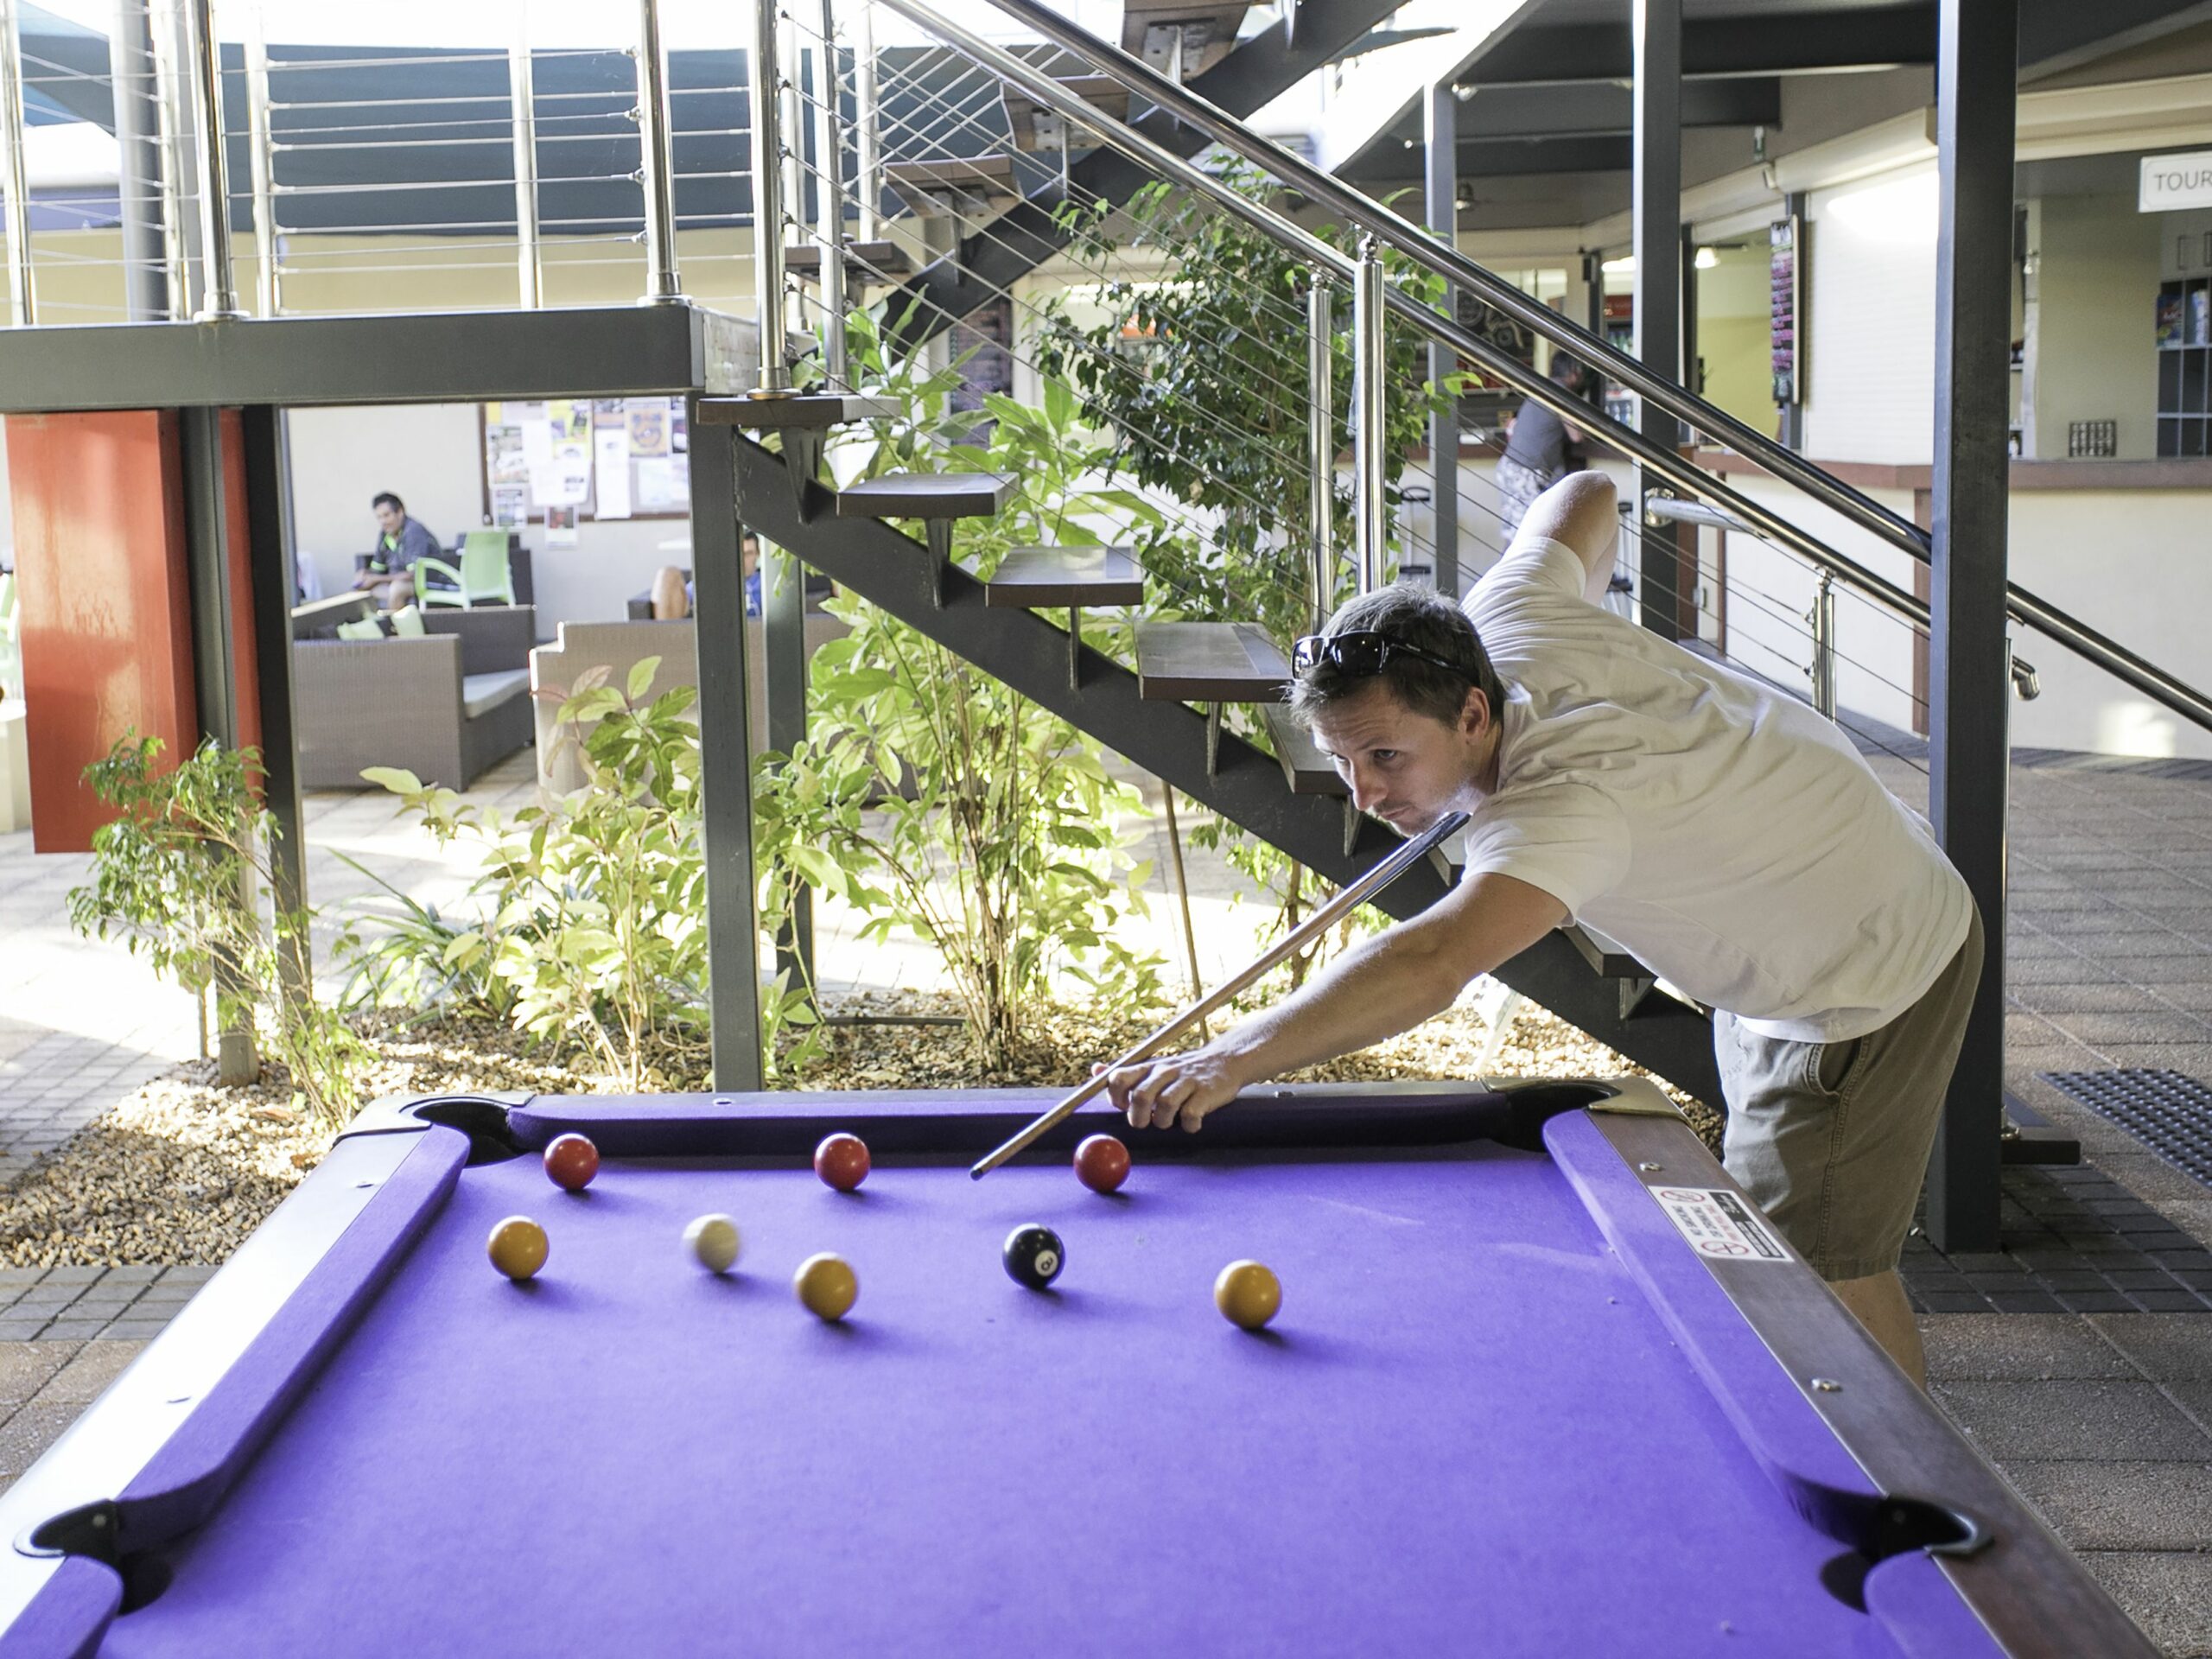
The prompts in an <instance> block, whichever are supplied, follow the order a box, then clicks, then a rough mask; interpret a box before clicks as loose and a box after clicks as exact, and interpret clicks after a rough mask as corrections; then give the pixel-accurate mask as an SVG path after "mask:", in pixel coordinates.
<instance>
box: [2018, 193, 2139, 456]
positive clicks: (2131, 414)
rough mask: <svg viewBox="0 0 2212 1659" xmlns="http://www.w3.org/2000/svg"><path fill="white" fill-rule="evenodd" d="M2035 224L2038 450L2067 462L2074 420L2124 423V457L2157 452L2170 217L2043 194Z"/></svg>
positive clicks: (2118, 199)
mask: <svg viewBox="0 0 2212 1659" xmlns="http://www.w3.org/2000/svg"><path fill="white" fill-rule="evenodd" d="M2034 222H2035V224H2036V226H2037V232H2036V240H2035V252H2036V255H2037V261H2036V266H2037V269H2036V277H2035V283H2036V307H2035V385H2034V388H2033V396H2034V398H2035V427H2034V432H2035V450H2034V453H2035V454H2037V456H2038V457H2043V458H2048V459H2054V460H2060V461H2063V460H2064V459H2065V458H2066V428H2067V423H2069V422H2071V421H2103V420H2116V421H2118V422H2119V423H2120V432H2119V438H2120V450H2119V457H2120V460H2122V461H2147V460H2149V459H2150V458H2151V457H2152V456H2153V455H2155V454H2157V453H2158V432H2157V429H2156V428H2157V422H2156V420H2155V418H2154V412H2155V410H2157V407H2158V346H2157V334H2156V331H2155V330H2154V329H2153V328H2152V301H2153V300H2154V299H2155V298H2156V297H2157V295H2158V244H2159V238H2160V233H2161V230H2162V227H2163V226H2164V215H2161V214H2157V213H2137V212H2136V211H2135V203H2134V201H2133V200H2132V199H2130V198H2128V197H2126V196H2114V195H2105V196H2045V197H2044V198H2043V199H2042V200H2040V202H2039V203H2038V204H2037V213H2036V214H2035V215H2034Z"/></svg>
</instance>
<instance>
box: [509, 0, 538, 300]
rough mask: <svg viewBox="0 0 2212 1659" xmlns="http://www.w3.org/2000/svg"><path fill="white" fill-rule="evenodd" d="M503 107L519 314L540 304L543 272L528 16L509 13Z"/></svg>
mask: <svg viewBox="0 0 2212 1659" xmlns="http://www.w3.org/2000/svg"><path fill="white" fill-rule="evenodd" d="M507 105H508V108H509V110H510V111H511V115H512V125H513V129H514V141H515V291H516V295H517V302H518V304H519V305H520V306H521V308H523V309H524V310H525V311H535V310H536V309H537V308H538V307H539V306H541V305H543V304H544V303H545V269H544V266H543V264H542V263H541V262H540V260H539V258H538V253H537V81H536V79H535V78H534V77H533V75H532V73H531V61H530V14H529V12H528V10H526V9H524V7H522V6H517V7H516V8H515V38H514V39H513V40H512V41H511V42H509V43H508V46H507Z"/></svg>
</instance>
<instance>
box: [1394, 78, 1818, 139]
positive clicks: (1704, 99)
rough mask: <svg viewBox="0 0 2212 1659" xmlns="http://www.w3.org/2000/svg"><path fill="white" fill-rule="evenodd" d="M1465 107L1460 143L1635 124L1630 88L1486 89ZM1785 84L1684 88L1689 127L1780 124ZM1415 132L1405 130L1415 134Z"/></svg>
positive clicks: (1584, 133)
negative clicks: (1474, 139)
mask: <svg viewBox="0 0 2212 1659" xmlns="http://www.w3.org/2000/svg"><path fill="white" fill-rule="evenodd" d="M1471 92H1472V94H1473V95H1472V96H1471V97H1468V98H1466V99H1465V100H1464V101H1463V102H1462V103H1461V105H1460V107H1459V139H1460V142H1461V143H1465V142H1466V141H1467V140H1468V139H1470V138H1547V137H1591V136H1595V135H1599V134H1612V133H1624V132H1627V131H1629V130H1630V129H1631V127H1632V126H1633V124H1634V115H1635V110H1634V105H1633V102H1632V100H1631V99H1630V93H1629V89H1628V88H1627V87H1625V86H1615V85H1613V84H1611V82H1605V81H1595V82H1588V83H1584V84H1580V85H1577V86H1482V87H1477V88H1472V89H1471ZM1781 123H1782V82H1781V80H1780V79H1779V78H1777V77H1776V76H1773V75H1745V76H1740V77H1734V78H1731V79H1726V80H1700V81H1697V82H1694V83H1693V84H1691V85H1689V86H1684V87H1683V88H1682V124H1683V125H1684V126H1686V127H1757V126H1779V125H1780V124H1781ZM1412 131H1413V129H1412V128H1410V127H1408V128H1406V129H1405V130H1404V132H1405V135H1406V136H1411V133H1412Z"/></svg>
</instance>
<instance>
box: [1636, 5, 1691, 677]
mask: <svg viewBox="0 0 2212 1659" xmlns="http://www.w3.org/2000/svg"><path fill="white" fill-rule="evenodd" d="M1632 37H1633V38H1632V41H1631V44H1632V45H1633V47H1634V48H1635V54H1636V137H1635V139H1634V141H1633V143H1634V146H1635V152H1636V153H1635V161H1634V168H1633V180H1632V184H1631V187H1630V189H1631V201H1630V210H1629V213H1630V219H1631V220H1632V221H1633V223H1634V226H1635V231H1636V283H1635V295H1636V355H1637V359H1638V360H1639V361H1641V362H1642V363H1643V365H1645V366H1646V367H1647V368H1649V369H1650V370H1651V371H1652V372H1654V373H1656V374H1662V375H1665V376H1666V377H1667V378H1669V379H1671V380H1673V381H1675V383H1676V384H1678V385H1679V384H1681V379H1682V283H1681V277H1682V268H1681V239H1682V124H1681V110H1682V105H1681V90H1682V4H1681V0H1643V3H1642V4H1640V5H1638V6H1637V8H1636V10H1635V21H1634V23H1633V25H1632ZM1639 401H1640V404H1641V407H1640V410H1639V413H1638V416H1637V428H1638V429H1639V430H1640V431H1642V432H1643V435H1644V436H1645V437H1647V438H1649V439H1650V440H1651V441H1652V442H1655V443H1657V444H1661V445H1663V446H1664V447H1665V448H1669V449H1672V448H1675V446H1676V445H1677V444H1679V443H1680V442H1681V432H1682V426H1681V422H1680V421H1678V420H1676V419H1675V417H1674V416H1672V415H1670V414H1669V413H1668V412H1667V411H1666V410H1663V409H1661V408H1659V407H1658V406H1657V405H1656V404H1653V403H1652V402H1651V401H1650V400H1649V398H1644V399H1641V400H1639ZM1636 489H1637V517H1638V518H1640V519H1641V520H1642V521H1643V524H1644V525H1645V527H1646V532H1647V533H1646V534H1645V536H1644V537H1643V560H1642V569H1640V571H1639V573H1638V575H1639V578H1640V580H1639V581H1638V582H1637V617H1638V620H1640V621H1641V622H1642V623H1643V626H1645V627H1647V628H1649V629H1650V630H1651V631H1652V632H1654V633H1656V634H1657V635H1659V636H1660V638H1662V639H1680V638H1681V634H1682V628H1681V613H1682V571H1681V559H1680V557H1679V556H1677V555H1676V554H1675V551H1674V549H1675V537H1676V535H1677V531H1675V528H1674V527H1673V526H1672V525H1657V524H1655V523H1654V521H1653V519H1652V517H1651V515H1650V514H1649V512H1646V511H1645V510H1644V504H1645V503H1646V502H1647V501H1648V500H1649V498H1650V497H1651V495H1652V493H1654V491H1655V490H1656V491H1661V492H1662V493H1667V494H1672V493H1673V491H1672V490H1671V489H1669V488H1668V487H1667V486H1665V485H1664V484H1663V482H1662V480H1660V479H1659V478H1658V477H1657V476H1656V474H1653V473H1651V472H1649V470H1648V469H1646V468H1644V467H1638V468H1637V478H1636Z"/></svg>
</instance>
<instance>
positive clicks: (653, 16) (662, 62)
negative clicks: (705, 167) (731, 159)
mask: <svg viewBox="0 0 2212 1659" xmlns="http://www.w3.org/2000/svg"><path fill="white" fill-rule="evenodd" d="M638 156H639V160H638V182H639V184H640V185H641V186H643V187H644V189H645V303H646V304H647V305H664V304H667V303H670V302H673V301H677V300H681V299H682V298H683V282H682V281H681V279H680V278H679V277H677V270H676V159H675V155H674V152H673V151H672V149H671V145H670V138H669V131H668V48H667V47H666V46H665V45H664V43H663V42H662V41H661V37H660V0H638Z"/></svg>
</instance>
